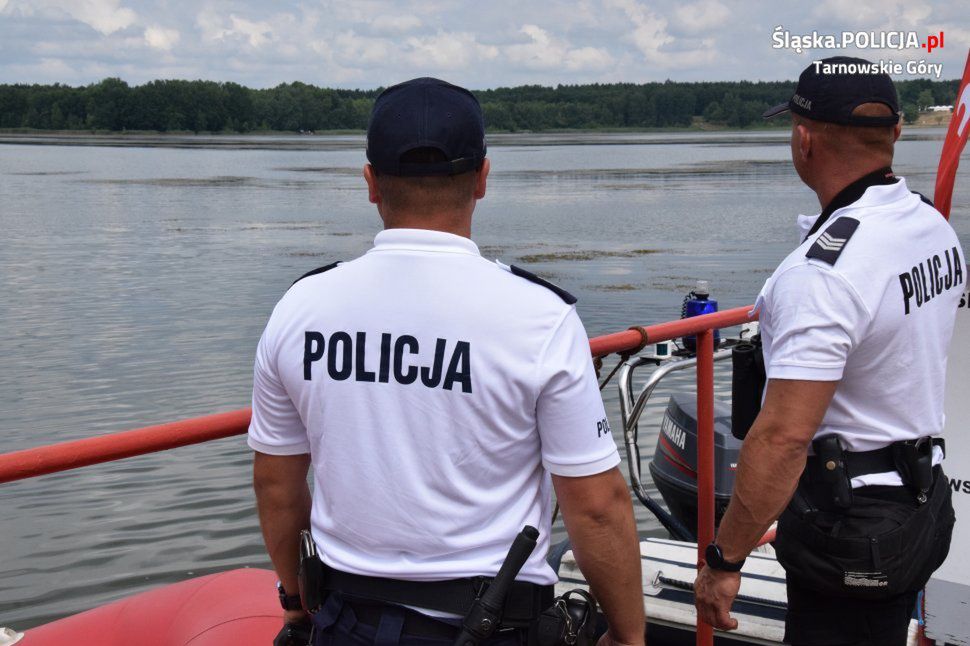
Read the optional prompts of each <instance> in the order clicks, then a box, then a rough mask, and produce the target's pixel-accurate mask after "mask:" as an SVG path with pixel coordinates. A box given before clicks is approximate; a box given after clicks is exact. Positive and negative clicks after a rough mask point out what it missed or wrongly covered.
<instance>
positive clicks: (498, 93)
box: [0, 78, 959, 132]
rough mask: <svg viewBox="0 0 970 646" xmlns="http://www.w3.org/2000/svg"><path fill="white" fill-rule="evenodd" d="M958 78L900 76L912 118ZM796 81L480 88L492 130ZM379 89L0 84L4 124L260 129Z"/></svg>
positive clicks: (750, 109) (738, 124)
mask: <svg viewBox="0 0 970 646" xmlns="http://www.w3.org/2000/svg"><path fill="white" fill-rule="evenodd" d="M958 85H959V82H958V81H957V80H952V81H932V80H929V79H914V80H905V81H897V82H896V87H897V90H898V92H899V98H900V104H901V106H902V109H903V110H904V112H905V115H906V118H907V120H908V121H911V120H915V118H916V115H917V113H918V111H919V110H922V109H925V108H926V107H927V106H929V105H952V104H953V102H954V100H955V98H956V91H957V88H958ZM793 87H794V83H793V82H790V81H774V82H749V81H733V82H731V81H719V82H702V83H679V82H673V81H666V82H664V83H644V84H634V83H610V84H600V83H596V84H589V85H559V86H557V87H545V86H540V85H525V86H520V87H512V88H497V89H492V90H482V91H476V92H475V95H476V96H477V97H478V99H479V101H480V102H481V103H482V107H483V109H484V111H485V121H486V125H487V126H488V128H489V130H491V131H511V132H515V131H542V130H557V129H610V128H617V129H620V128H630V129H649V128H671V127H687V126H691V125H692V124H694V123H696V120H697V118H701V119H703V120H704V121H705V122H707V123H709V124H714V125H719V126H726V127H731V128H747V127H751V126H755V125H757V124H759V123H761V118H760V117H761V113H762V112H763V111H764V110H765V109H766V108H768V107H770V106H772V105H775V104H777V103H780V102H782V101H784V100H786V99H788V98H789V97H790V96H791V93H792V89H793ZM379 93H380V89H376V90H339V89H331V88H321V87H316V86H313V85H308V84H306V83H300V82H295V83H283V84H281V85H278V86H276V87H274V88H266V89H251V88H247V87H244V86H242V85H239V84H237V83H217V82H214V81H182V80H159V81H151V82H149V83H145V84H144V85H136V86H131V85H129V84H128V83H126V82H125V81H123V80H121V79H118V78H108V79H104V80H103V81H101V82H99V83H94V84H91V85H86V86H80V87H72V86H68V85H60V84H54V85H25V84H16V85H11V84H7V85H0V128H5V129H19V128H28V129H38V130H109V131H125V130H143V131H145V130H147V131H159V132H186V131H191V132H255V131H290V132H297V131H320V130H363V129H365V128H366V127H367V118H368V116H369V115H370V109H371V105H372V104H373V102H374V99H375V98H376V97H377V95H378V94H379Z"/></svg>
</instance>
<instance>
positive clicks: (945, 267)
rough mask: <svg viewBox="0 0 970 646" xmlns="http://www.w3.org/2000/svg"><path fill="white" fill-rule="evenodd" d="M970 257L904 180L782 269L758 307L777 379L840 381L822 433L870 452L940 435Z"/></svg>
mask: <svg viewBox="0 0 970 646" xmlns="http://www.w3.org/2000/svg"><path fill="white" fill-rule="evenodd" d="M853 221H854V222H857V223H858V224H857V225H856V224H854V223H853ZM809 256H816V257H809ZM965 262H966V258H965V256H964V255H963V250H962V249H961V248H960V243H959V240H958V239H957V235H956V233H955V232H954V231H953V229H952V227H950V225H949V224H948V223H947V222H946V220H944V219H943V217H942V216H941V215H940V213H939V212H938V211H937V210H936V209H934V208H933V207H931V206H929V205H928V204H926V203H924V202H923V201H922V200H921V199H920V197H919V195H916V194H914V193H911V192H910V191H909V189H908V188H907V187H906V182H905V181H904V180H902V179H901V178H900V181H898V182H897V183H895V184H889V185H876V186H870V187H869V188H868V189H866V190H865V193H864V194H863V195H862V197H861V198H859V199H858V200H856V201H855V202H853V203H851V204H849V205H848V206H845V207H843V208H840V209H838V210H836V211H834V212H833V213H832V215H831V217H830V218H829V220H828V221H827V222H825V224H824V225H823V226H822V227H821V229H820V230H819V231H818V232H816V233H815V234H813V235H812V236H811V237H809V238H808V240H806V241H805V242H804V243H803V244H802V245H801V246H799V247H798V248H797V249H795V251H793V252H792V253H791V254H790V255H789V256H788V257H787V258H786V259H785V260H784V262H782V263H781V265H780V266H779V267H778V269H776V270H775V272H774V274H773V275H772V276H771V278H769V279H768V281H767V282H766V283H765V286H764V288H763V289H762V291H761V294H760V295H759V297H758V301H757V304H756V308H759V309H760V311H761V337H762V341H763V344H764V348H763V349H764V357H765V367H766V370H767V376H768V379H800V380H808V381H838V382H839V385H838V387H837V388H836V391H835V396H834V397H833V399H832V404H831V405H830V406H829V408H828V411H826V413H825V417H824V418H823V420H822V424H821V425H820V426H819V430H818V433H817V435H816V437H823V436H827V435H832V434H835V435H838V436H840V438H841V439H842V442H843V445H844V446H845V447H846V448H847V449H848V450H850V451H869V450H873V449H877V448H880V447H883V446H886V445H888V444H890V443H892V442H895V441H897V440H908V439H916V438H918V437H922V436H926V435H939V434H940V433H941V432H942V430H943V392H944V377H945V375H946V360H947V353H948V350H949V347H950V339H951V337H952V335H953V325H954V320H955V317H956V312H957V307H958V305H959V301H960V297H961V296H962V294H963V291H964V284H965V274H966V271H967V269H966V265H965ZM936 459H937V462H939V460H940V459H942V455H941V454H940V453H939V452H938V453H937V456H936ZM852 484H853V486H857V487H858V486H865V485H875V484H886V485H901V484H902V481H901V480H900V478H899V474H898V473H896V472H890V473H885V474H870V475H867V476H862V477H860V478H855V479H853V482H852Z"/></svg>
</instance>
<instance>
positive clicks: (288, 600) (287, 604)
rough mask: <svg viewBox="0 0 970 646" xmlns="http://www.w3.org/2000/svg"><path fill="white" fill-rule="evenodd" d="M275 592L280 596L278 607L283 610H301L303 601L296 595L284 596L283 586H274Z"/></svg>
mask: <svg viewBox="0 0 970 646" xmlns="http://www.w3.org/2000/svg"><path fill="white" fill-rule="evenodd" d="M276 591H277V592H278V593H279V595H280V605H281V606H282V607H283V610H303V600H302V599H300V595H298V594H286V590H285V589H284V588H283V584H281V583H277V584H276Z"/></svg>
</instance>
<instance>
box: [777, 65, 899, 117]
mask: <svg viewBox="0 0 970 646" xmlns="http://www.w3.org/2000/svg"><path fill="white" fill-rule="evenodd" d="M864 103H882V104H885V105H886V106H888V107H889V109H890V110H892V115H891V116H889V115H887V116H861V115H855V116H853V114H852V111H853V110H855V109H856V108H857V107H859V106H860V105H862V104H864ZM789 110H790V111H791V112H794V113H795V114H798V115H801V116H803V117H805V118H807V119H812V120H814V121H825V122H828V123H837V124H841V125H844V126H872V127H876V126H893V125H896V124H897V123H899V100H898V99H897V97H896V87H895V86H894V85H893V81H892V79H891V78H890V77H889V75H888V74H886V73H883V72H881V71H880V70H879V66H878V65H877V64H875V63H870V62H869V61H867V60H865V59H862V58H851V57H848V56H836V57H833V58H826V59H824V60H821V61H815V62H813V63H812V64H811V65H809V66H808V67H807V68H805V71H803V72H802V73H801V76H799V77H798V87H796V88H795V94H794V95H793V96H792V98H791V99H789V100H788V101H786V102H785V103H781V104H779V105H776V106H775V107H773V108H770V109H769V110H767V111H766V112H765V113H764V114H763V115H761V116H762V117H764V118H765V119H769V118H771V117H773V116H775V115H777V114H781V113H782V112H787V111H789Z"/></svg>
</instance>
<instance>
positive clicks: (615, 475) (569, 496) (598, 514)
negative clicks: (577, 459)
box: [557, 469, 632, 526]
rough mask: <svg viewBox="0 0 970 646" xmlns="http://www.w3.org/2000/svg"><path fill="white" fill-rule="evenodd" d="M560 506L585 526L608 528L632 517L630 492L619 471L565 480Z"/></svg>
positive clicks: (561, 487)
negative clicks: (629, 516) (580, 520)
mask: <svg viewBox="0 0 970 646" xmlns="http://www.w3.org/2000/svg"><path fill="white" fill-rule="evenodd" d="M559 485H560V486H558V487H557V491H558V495H559V501H560V506H562V508H563V511H564V512H566V511H567V510H568V511H569V512H572V513H571V514H570V515H572V516H574V517H577V518H581V519H582V520H583V522H584V523H586V524H589V525H596V526H608V525H613V524H615V523H616V522H617V521H618V520H621V519H624V518H626V516H628V515H630V514H632V505H631V502H630V492H629V490H628V489H627V486H626V481H625V480H624V479H623V476H622V475H621V474H620V472H619V470H618V469H612V470H611V471H607V472H606V473H603V474H598V475H595V476H588V477H587V478H569V479H567V478H562V479H560V481H559Z"/></svg>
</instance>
